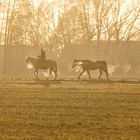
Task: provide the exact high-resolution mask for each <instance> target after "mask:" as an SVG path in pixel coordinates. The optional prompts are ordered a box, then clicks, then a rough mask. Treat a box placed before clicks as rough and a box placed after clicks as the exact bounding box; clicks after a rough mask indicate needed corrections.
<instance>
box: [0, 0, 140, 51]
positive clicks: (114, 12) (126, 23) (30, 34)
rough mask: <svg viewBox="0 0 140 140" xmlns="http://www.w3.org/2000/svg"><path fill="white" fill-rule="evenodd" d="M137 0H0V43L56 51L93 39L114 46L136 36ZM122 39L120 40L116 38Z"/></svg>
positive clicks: (139, 8) (138, 30)
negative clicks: (112, 43) (112, 42)
mask: <svg viewBox="0 0 140 140" xmlns="http://www.w3.org/2000/svg"><path fill="white" fill-rule="evenodd" d="M139 2H140V1H139V0H136V1H133V0H132V1H130V0H115V1H114V0H62V1H61V2H60V1H59V0H54V1H53V2H52V3H49V2H46V1H40V3H39V5H38V6H37V7H35V5H34V1H33V0H1V1H0V23H1V24H0V44H2V45H3V46H5V47H6V46H11V45H14V46H35V47H38V46H48V47H52V49H53V50H54V51H56V52H57V53H61V50H62V49H63V48H64V47H68V46H71V45H76V44H85V45H89V44H90V43H91V42H92V41H93V40H96V41H97V46H98V47H100V42H101V40H105V41H107V42H108V46H110V41H112V40H113V41H115V44H116V47H117V46H120V45H122V47H124V46H127V43H128V42H129V41H130V40H136V39H139V35H140V26H139V23H140V22H139V21H140V6H139ZM122 41H123V42H124V43H120V42H122Z"/></svg>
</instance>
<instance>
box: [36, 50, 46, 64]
mask: <svg viewBox="0 0 140 140" xmlns="http://www.w3.org/2000/svg"><path fill="white" fill-rule="evenodd" d="M38 58H39V59H38V62H39V63H41V62H44V61H45V60H46V53H45V50H44V49H43V48H42V49H41V54H40V55H39V56H38Z"/></svg>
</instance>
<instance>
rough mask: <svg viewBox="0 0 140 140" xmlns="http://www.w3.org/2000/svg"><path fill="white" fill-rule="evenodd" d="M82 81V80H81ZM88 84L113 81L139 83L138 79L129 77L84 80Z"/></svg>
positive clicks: (112, 82) (111, 82) (113, 82)
mask: <svg viewBox="0 0 140 140" xmlns="http://www.w3.org/2000/svg"><path fill="white" fill-rule="evenodd" d="M81 81H82V80H81ZM84 81H85V82H86V83H88V84H115V83H120V84H140V81H139V80H129V79H110V80H106V79H101V80H99V79H98V80H97V79H92V80H84Z"/></svg>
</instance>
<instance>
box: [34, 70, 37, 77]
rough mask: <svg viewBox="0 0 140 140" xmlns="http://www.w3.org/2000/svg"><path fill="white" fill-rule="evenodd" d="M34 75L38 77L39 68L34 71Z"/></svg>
mask: <svg viewBox="0 0 140 140" xmlns="http://www.w3.org/2000/svg"><path fill="white" fill-rule="evenodd" d="M34 76H35V78H36V79H38V70H37V69H36V70H35V71H34Z"/></svg>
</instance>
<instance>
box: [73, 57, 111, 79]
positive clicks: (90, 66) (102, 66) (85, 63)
mask: <svg viewBox="0 0 140 140" xmlns="http://www.w3.org/2000/svg"><path fill="white" fill-rule="evenodd" d="M77 65H80V66H81V67H82V72H81V73H80V75H79V76H78V79H80V77H81V76H82V75H83V74H84V72H87V73H88V76H89V79H91V76H90V72H89V70H96V69H99V71H100V75H99V77H98V79H100V78H101V76H102V71H104V72H105V74H106V77H107V79H109V77H108V68H107V63H106V61H95V62H94V61H91V60H79V59H78V60H74V61H73V64H72V69H74V68H75V67H76V66H77Z"/></svg>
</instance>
